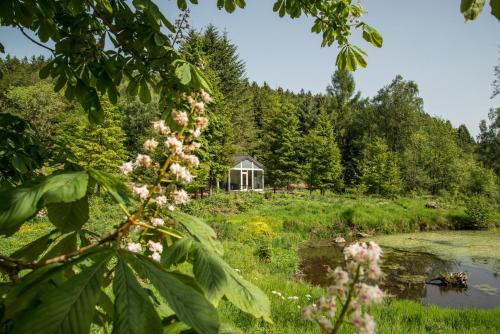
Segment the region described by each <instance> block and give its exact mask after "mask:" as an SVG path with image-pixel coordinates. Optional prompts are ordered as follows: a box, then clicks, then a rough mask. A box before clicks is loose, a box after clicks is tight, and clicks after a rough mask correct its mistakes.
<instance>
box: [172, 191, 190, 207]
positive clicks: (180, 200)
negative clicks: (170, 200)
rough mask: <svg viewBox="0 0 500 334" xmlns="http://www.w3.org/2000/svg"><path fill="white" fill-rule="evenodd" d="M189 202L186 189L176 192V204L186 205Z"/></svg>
mask: <svg viewBox="0 0 500 334" xmlns="http://www.w3.org/2000/svg"><path fill="white" fill-rule="evenodd" d="M188 200H189V196H188V194H187V192H186V191H185V190H184V189H181V190H177V191H175V192H174V203H175V204H184V203H186V202H187V201H188Z"/></svg>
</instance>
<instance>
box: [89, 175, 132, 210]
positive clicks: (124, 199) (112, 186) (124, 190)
mask: <svg viewBox="0 0 500 334" xmlns="http://www.w3.org/2000/svg"><path fill="white" fill-rule="evenodd" d="M88 173H89V175H90V177H92V178H93V179H94V180H95V181H96V183H97V184H99V185H100V186H101V187H103V188H104V190H105V191H107V192H108V193H109V194H110V195H111V196H112V197H113V198H114V199H115V200H116V201H117V202H118V203H121V204H128V203H129V202H130V200H129V194H130V190H129V188H128V187H127V186H126V185H125V184H124V183H123V182H122V181H121V180H120V179H119V178H117V177H116V176H114V175H112V174H109V173H106V172H103V171H98V170H95V169H93V168H89V169H88Z"/></svg>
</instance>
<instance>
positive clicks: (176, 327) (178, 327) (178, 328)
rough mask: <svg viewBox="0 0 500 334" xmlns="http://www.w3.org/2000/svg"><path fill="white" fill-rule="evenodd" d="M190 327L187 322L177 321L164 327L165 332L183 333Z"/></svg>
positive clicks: (164, 333) (169, 333) (167, 333)
mask: <svg viewBox="0 0 500 334" xmlns="http://www.w3.org/2000/svg"><path fill="white" fill-rule="evenodd" d="M189 329H190V327H189V326H188V325H186V324H185V323H183V322H180V321H176V322H174V323H173V324H170V325H168V326H166V327H165V328H164V329H163V334H182V333H184V332H185V331H187V330H189Z"/></svg>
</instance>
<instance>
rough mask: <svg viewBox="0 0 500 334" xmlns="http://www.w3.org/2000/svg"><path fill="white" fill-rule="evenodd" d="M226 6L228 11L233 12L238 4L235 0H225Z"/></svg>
mask: <svg viewBox="0 0 500 334" xmlns="http://www.w3.org/2000/svg"><path fill="white" fill-rule="evenodd" d="M224 8H225V9H226V12H228V13H232V12H234V10H235V9H236V6H235V5H234V0H225V1H224Z"/></svg>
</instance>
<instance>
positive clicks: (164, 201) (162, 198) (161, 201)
mask: <svg viewBox="0 0 500 334" xmlns="http://www.w3.org/2000/svg"><path fill="white" fill-rule="evenodd" d="M155 202H156V204H158V205H159V206H163V205H165V204H167V198H166V197H165V196H163V195H161V196H158V197H156V198H155Z"/></svg>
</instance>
